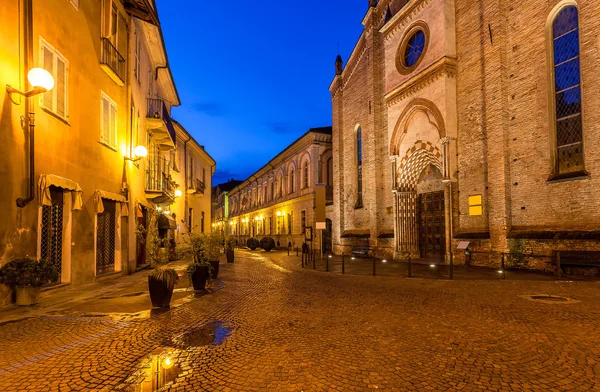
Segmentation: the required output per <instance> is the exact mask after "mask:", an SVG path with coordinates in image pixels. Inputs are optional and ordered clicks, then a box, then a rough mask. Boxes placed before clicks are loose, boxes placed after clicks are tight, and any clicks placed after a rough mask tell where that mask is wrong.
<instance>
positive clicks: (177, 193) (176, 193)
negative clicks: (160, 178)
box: [175, 189, 183, 197]
mask: <svg viewBox="0 0 600 392" xmlns="http://www.w3.org/2000/svg"><path fill="white" fill-rule="evenodd" d="M181 195H183V192H181V189H176V190H175V197H181Z"/></svg>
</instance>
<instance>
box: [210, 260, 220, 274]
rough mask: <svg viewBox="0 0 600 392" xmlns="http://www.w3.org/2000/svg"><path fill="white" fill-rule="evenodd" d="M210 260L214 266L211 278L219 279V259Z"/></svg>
mask: <svg viewBox="0 0 600 392" xmlns="http://www.w3.org/2000/svg"><path fill="white" fill-rule="evenodd" d="M208 262H209V263H210V265H211V267H212V270H211V271H210V276H211V278H213V279H217V277H218V276H219V260H209V261H208Z"/></svg>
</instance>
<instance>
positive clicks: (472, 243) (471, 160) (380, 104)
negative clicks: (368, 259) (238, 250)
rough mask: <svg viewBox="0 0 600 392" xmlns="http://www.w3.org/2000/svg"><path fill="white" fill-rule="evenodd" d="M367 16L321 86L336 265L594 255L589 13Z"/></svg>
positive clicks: (469, 4) (520, 9) (595, 82)
mask: <svg viewBox="0 0 600 392" xmlns="http://www.w3.org/2000/svg"><path fill="white" fill-rule="evenodd" d="M368 5H369V7H368V10H367V13H366V15H365V17H364V19H363V20H362V24H363V26H364V31H363V33H362V35H361V36H360V38H359V40H358V43H357V44H356V46H355V48H354V50H353V52H352V54H351V56H350V58H349V59H348V61H347V62H346V64H345V65H344V64H342V59H341V58H340V57H339V56H338V59H337V61H336V76H335V78H334V80H333V82H332V84H331V86H330V91H331V98H332V114H333V116H332V117H333V170H334V211H333V215H332V217H331V218H332V222H333V247H334V252H335V253H341V252H346V253H348V252H349V251H350V250H351V248H352V246H359V245H366V244H368V245H369V246H370V247H371V249H372V253H374V254H375V255H377V256H380V257H395V258H403V257H406V256H407V255H408V254H409V253H410V255H411V256H412V257H413V258H417V257H421V258H426V259H437V260H440V261H446V262H448V261H449V259H450V252H452V254H453V256H454V260H455V262H456V263H459V264H460V263H462V262H465V258H466V256H465V252H464V251H458V250H457V247H458V244H459V243H460V242H468V243H469V250H470V251H471V264H474V265H477V264H479V265H491V266H493V265H498V264H499V260H500V258H501V254H502V253H511V254H512V256H510V257H509V259H510V260H511V262H512V263H514V264H522V265H523V266H525V267H528V268H544V267H547V266H548V264H549V263H548V260H550V258H551V256H552V255H553V252H555V251H557V250H600V202H599V201H598V195H600V180H599V177H598V174H600V139H599V138H598V136H600V128H599V126H600V125H599V124H600V95H599V94H598V93H597V92H598V90H599V89H600V60H599V59H600V56H599V51H600V40H599V38H598V34H597V32H598V31H599V30H600V2H598V1H597V0H578V1H576V0H529V1H519V2H518V1H509V0H478V1H471V0H410V1H407V0H379V1H376V0H370V1H369V3H368Z"/></svg>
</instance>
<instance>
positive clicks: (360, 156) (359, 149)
mask: <svg viewBox="0 0 600 392" xmlns="http://www.w3.org/2000/svg"><path fill="white" fill-rule="evenodd" d="M362 164H363V154H362V129H361V128H360V127H358V129H357V130H356V190H357V195H356V208H361V207H362V206H363V200H362V197H363V183H362V178H363V177H362Z"/></svg>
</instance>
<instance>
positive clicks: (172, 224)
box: [158, 214, 177, 230]
mask: <svg viewBox="0 0 600 392" xmlns="http://www.w3.org/2000/svg"><path fill="white" fill-rule="evenodd" d="M158 228H159V229H168V230H175V229H176V228H177V222H176V221H175V219H173V217H172V216H171V215H165V214H161V215H160V216H159V217H158Z"/></svg>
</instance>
